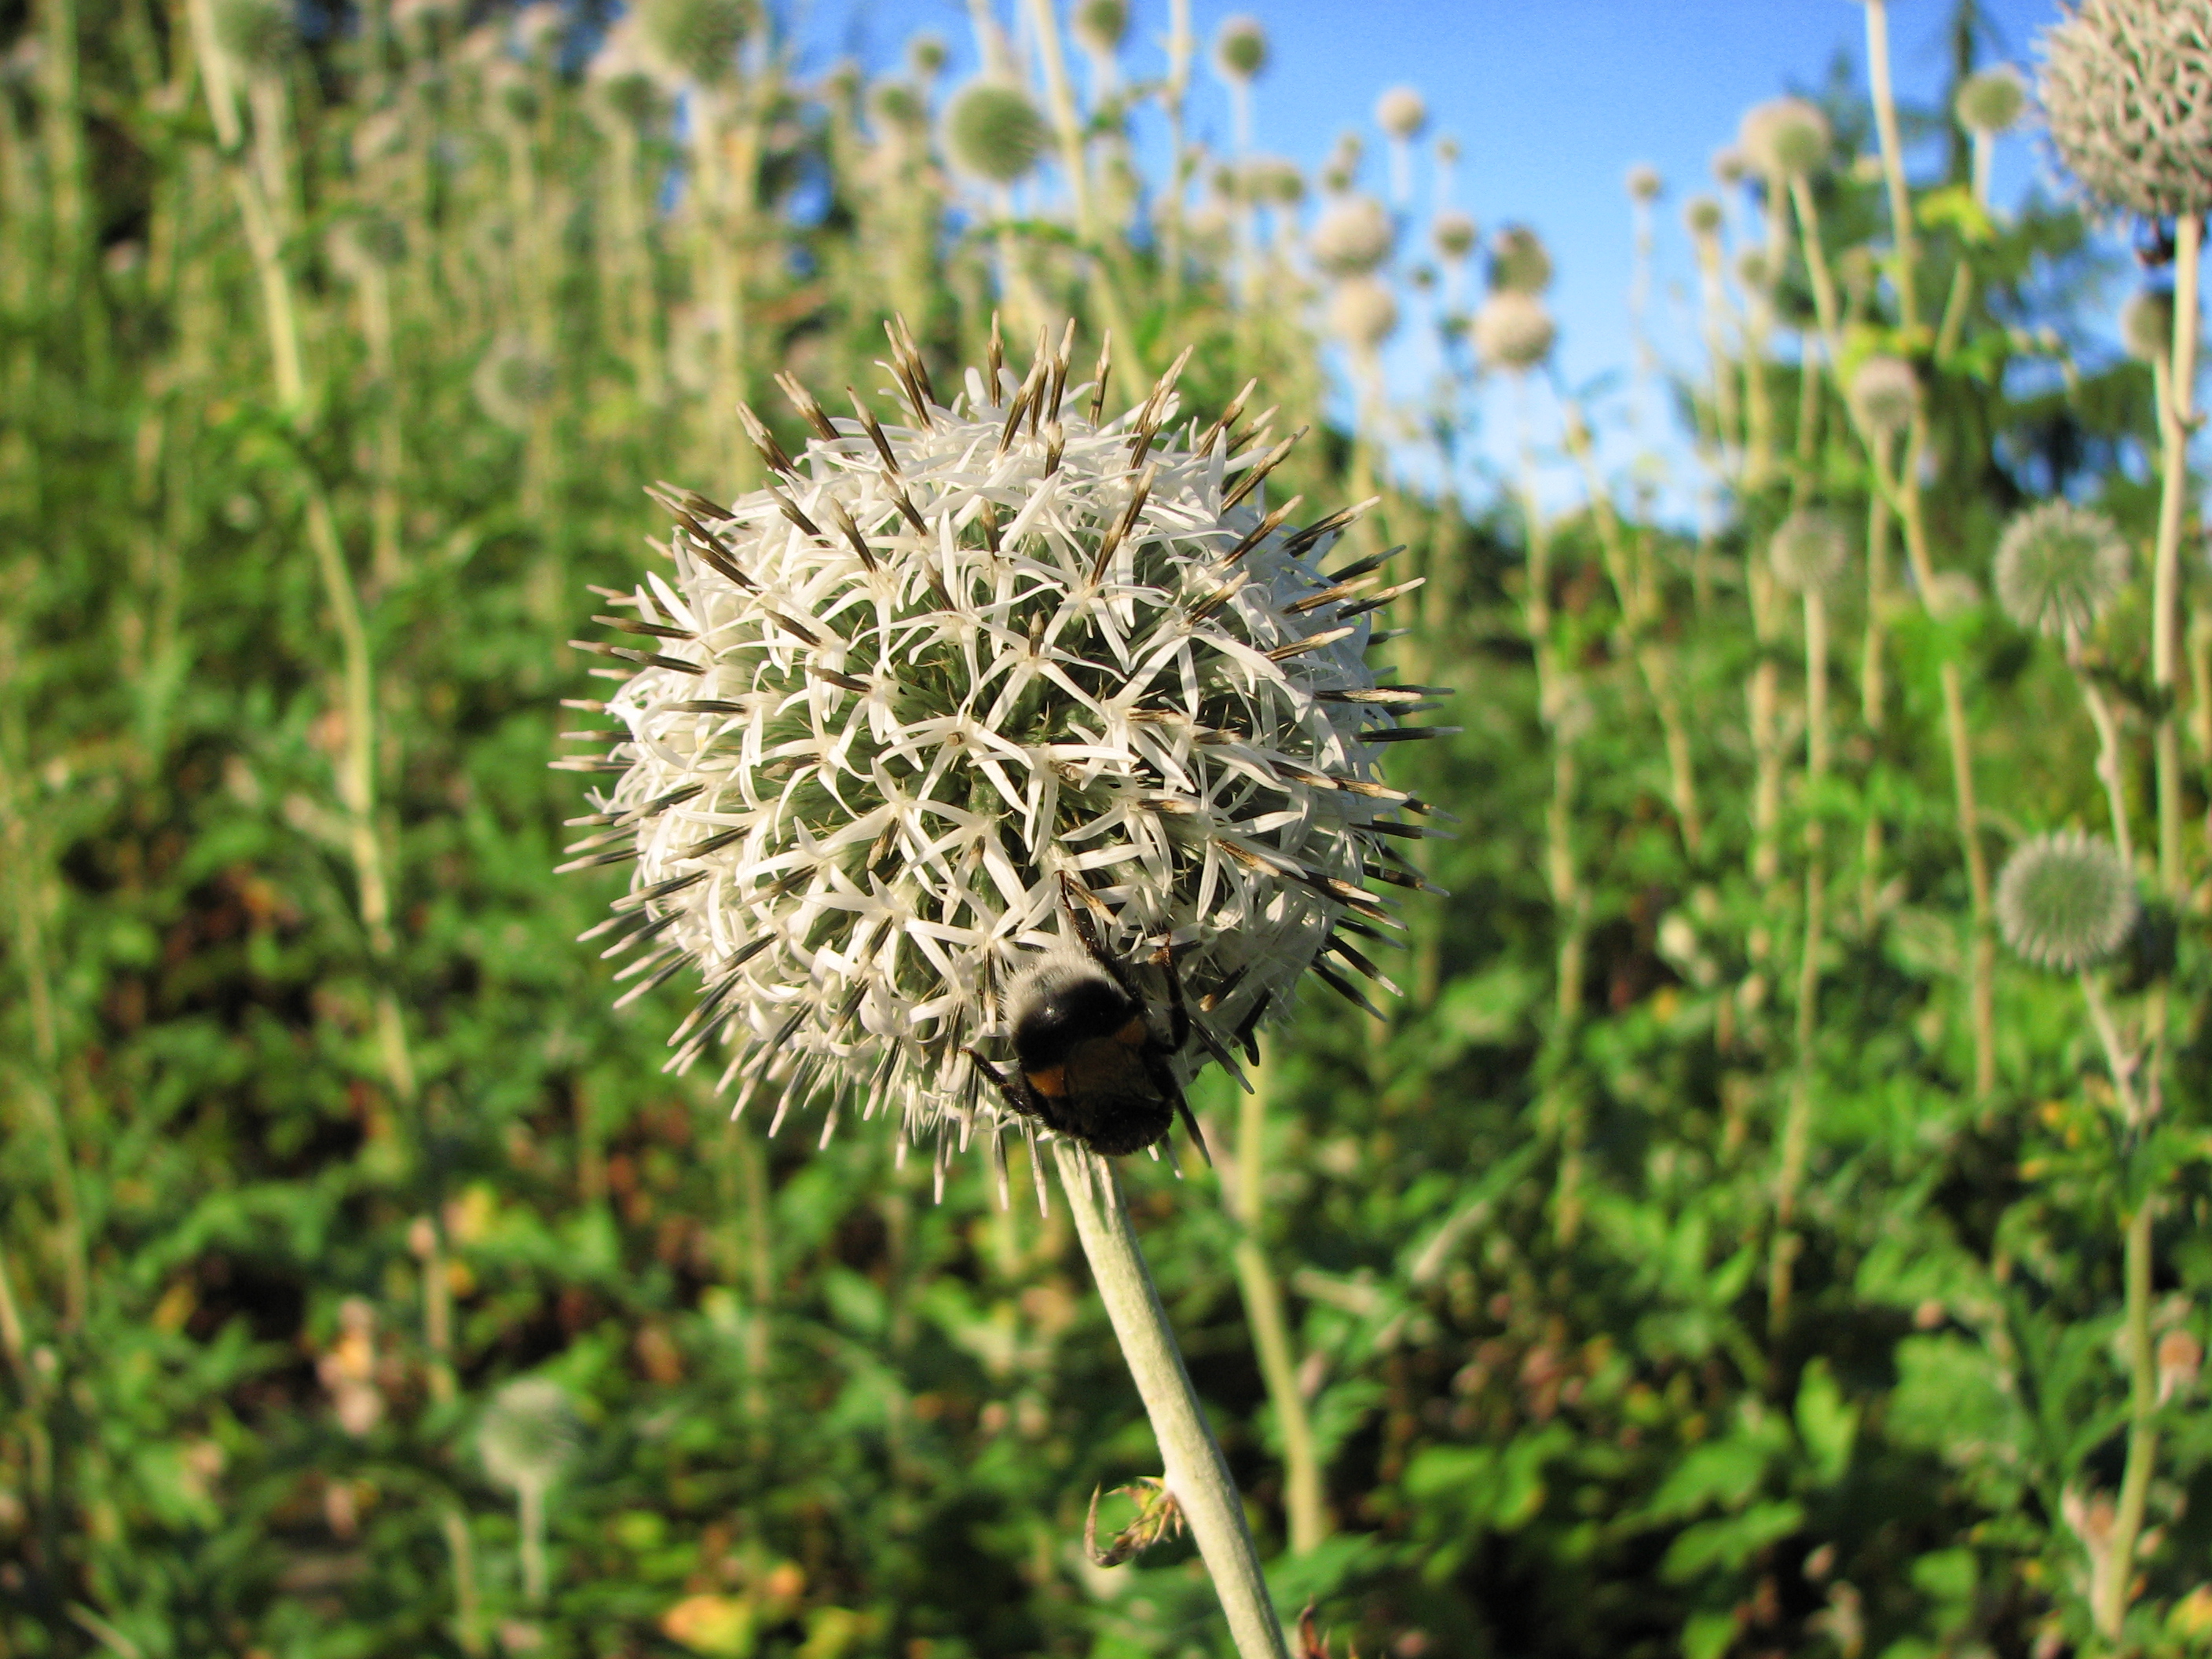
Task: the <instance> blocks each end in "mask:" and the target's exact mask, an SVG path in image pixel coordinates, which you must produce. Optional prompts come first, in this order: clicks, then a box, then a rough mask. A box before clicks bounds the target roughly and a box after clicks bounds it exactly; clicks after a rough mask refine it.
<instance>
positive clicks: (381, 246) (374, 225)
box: [330, 208, 407, 280]
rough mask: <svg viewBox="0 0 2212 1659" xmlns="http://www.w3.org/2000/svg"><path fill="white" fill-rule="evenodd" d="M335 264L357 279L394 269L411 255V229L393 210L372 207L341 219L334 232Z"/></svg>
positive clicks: (332, 256) (331, 242)
mask: <svg viewBox="0 0 2212 1659" xmlns="http://www.w3.org/2000/svg"><path fill="white" fill-rule="evenodd" d="M330 250H331V264H335V265H336V266H337V268H338V269H339V270H342V271H343V272H345V274H346V275H347V276H351V277H354V278H356V280H358V279H360V278H362V277H364V276H368V274H369V273H370V272H371V271H375V270H392V268H393V267H394V266H396V265H398V264H399V263H400V262H401V261H402V260H404V259H405V258H406V257H407V231H406V228H405V227H404V226H403V225H402V224H401V223H400V222H399V221H398V219H397V218H395V217H394V216H392V215H391V214H389V213H385V212H382V211H380V210H377V209H374V208H371V209H368V210H366V211H363V212H362V213H357V214H356V215H354V216H352V217H351V218H349V219H344V220H342V221H340V222H339V223H338V224H337V228H334V229H333V230H332V231H331V240H330Z"/></svg>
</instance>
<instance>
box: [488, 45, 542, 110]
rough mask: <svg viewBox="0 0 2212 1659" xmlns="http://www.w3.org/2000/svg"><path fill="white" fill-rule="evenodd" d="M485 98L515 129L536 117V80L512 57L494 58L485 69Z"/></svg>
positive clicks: (539, 103) (538, 102) (537, 104)
mask: <svg viewBox="0 0 2212 1659" xmlns="http://www.w3.org/2000/svg"><path fill="white" fill-rule="evenodd" d="M484 97H485V99H486V100H487V101H488V102H489V104H490V105H491V106H492V107H493V108H494V109H495V110H497V111H498V112H500V113H501V114H502V115H504V116H506V117H507V119H508V120H510V121H513V123H514V124H515V125H518V126H525V127H526V126H528V125H531V123H532V122H533V121H535V120H537V118H538V110H539V108H540V106H541V101H540V100H539V98H538V79H537V77H536V76H533V75H532V74H531V72H530V71H529V70H526V69H525V68H524V67H523V66H522V65H521V64H518V63H516V62H515V61H514V59H513V58H494V59H493V60H492V61H491V62H490V63H489V64H487V65H485V67H484Z"/></svg>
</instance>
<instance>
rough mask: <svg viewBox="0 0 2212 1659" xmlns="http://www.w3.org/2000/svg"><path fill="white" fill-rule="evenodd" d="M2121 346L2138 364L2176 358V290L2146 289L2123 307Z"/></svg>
mask: <svg viewBox="0 0 2212 1659" xmlns="http://www.w3.org/2000/svg"><path fill="white" fill-rule="evenodd" d="M2120 343H2121V344H2122V345H2124V346H2125V347H2126V348H2127V353H2128V356H2130V357H2132V358H2134V359H2135V360H2136V362H2139V363H2160V362H2166V360H2167V359H2168V358H2169V357H2171V356H2172V354H2173V290H2172V289H2166V288H2147V289H2141V290H2139V291H2137V292H2136V293H2134V294H2130V295H2129V296H2128V300H2127V303H2126V304H2125V305H2124V306H2122V307H2120Z"/></svg>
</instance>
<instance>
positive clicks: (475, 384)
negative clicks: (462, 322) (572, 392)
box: [469, 334, 561, 432]
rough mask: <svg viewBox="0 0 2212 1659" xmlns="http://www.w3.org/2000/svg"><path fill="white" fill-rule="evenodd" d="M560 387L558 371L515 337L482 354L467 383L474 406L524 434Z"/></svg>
mask: <svg viewBox="0 0 2212 1659" xmlns="http://www.w3.org/2000/svg"><path fill="white" fill-rule="evenodd" d="M560 385H561V378H560V371H559V369H558V368H556V366H555V365H554V364H553V363H552V362H550V360H549V359H548V358H546V357H545V356H544V355H543V354H542V353H540V352H539V351H538V350H537V349H535V348H533V347H532V345H531V343H529V341H527V340H526V339H524V338H523V337H521V336H520V335H519V334H510V335H507V336H506V337H503V338H501V340H500V341H499V342H498V343H496V344H495V345H494V346H493V347H492V349H490V350H489V351H488V352H486V353H485V354H484V355H483V359H482V361H480V362H478V363H477V371H476V373H475V374H473V375H471V377H470V380H469V387H470V390H471V391H472V392H475V393H476V398H477V408H479V409H481V410H483V412H484V413H485V414H487V415H489V416H491V418H492V419H493V420H495V421H496V422H499V424H500V425H501V426H503V427H505V428H507V429H508V430H509V431H511V432H527V431H528V430H529V429H530V425H531V422H532V421H533V420H535V419H536V418H537V416H538V410H541V409H543V408H544V406H545V405H546V404H549V403H550V402H551V401H552V398H553V394H554V392H556V391H557V390H559V388H560Z"/></svg>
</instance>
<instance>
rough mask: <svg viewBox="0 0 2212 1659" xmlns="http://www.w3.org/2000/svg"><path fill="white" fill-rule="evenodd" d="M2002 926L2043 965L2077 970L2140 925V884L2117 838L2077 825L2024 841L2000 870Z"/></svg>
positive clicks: (2021, 949)
mask: <svg viewBox="0 0 2212 1659" xmlns="http://www.w3.org/2000/svg"><path fill="white" fill-rule="evenodd" d="M1996 915H1997V930H1998V932H2000V933H2002V934H2003V935H2004V941H2005V943H2006V944H2007V945H2010V946H2012V948H2013V949H2014V950H2015V951H2018V952H2019V953H2020V954H2021V956H2022V957H2026V958H2027V960H2028V961H2030V962H2032V963H2035V964H2036V965H2037V966H2039V967H2043V968H2051V969H2057V971H2059V972H2060V973H2065V974H2071V973H2078V972H2080V971H2081V969H2084V968H2089V967H2093V966H2095V965H2096V964H2097V963H2100V962H2102V961H2103V960H2104V959H2105V958H2106V957H2109V956H2111V955H2112V952H2113V951H2117V950H2118V949H2119V948H2120V945H2121V944H2122V942H2123V941H2124V940H2125V939H2126V938H2127V936H2128V932H2129V930H2130V928H2132V927H2134V926H2135V920H2136V884H2135V879H2134V878H2133V877H2132V876H2130V874H2129V872H2128V868H2127V866H2125V865H2124V864H2123V863H2121V862H2120V855H2119V854H2118V852H2117V851H2115V850H2114V848H2113V847H2112V843H2111V842H2108V841H2106V840H2104V839H2103V838H2102V837H2100V836H2085V835H2083V834H2081V832H2080V831H2079V830H2060V831H2057V832H2056V833H2052V834H2046V835H2040V836H2035V837H2033V839H2032V840H2029V841H2027V842H2022V843H2021V845H2020V847H2019V848H2017V849H2016V850H2015V852H2014V854H2013V855H2012V857H2010V858H2009V859H2008V860H2005V866H2004V871H2003V872H2002V874H2001V875H1999V876H1998V877H1997V891H1996Z"/></svg>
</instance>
